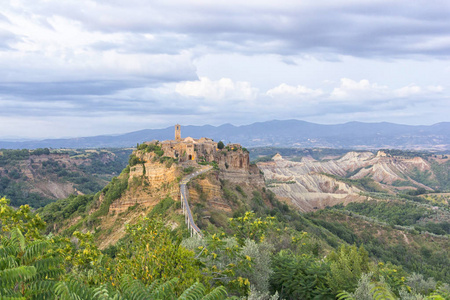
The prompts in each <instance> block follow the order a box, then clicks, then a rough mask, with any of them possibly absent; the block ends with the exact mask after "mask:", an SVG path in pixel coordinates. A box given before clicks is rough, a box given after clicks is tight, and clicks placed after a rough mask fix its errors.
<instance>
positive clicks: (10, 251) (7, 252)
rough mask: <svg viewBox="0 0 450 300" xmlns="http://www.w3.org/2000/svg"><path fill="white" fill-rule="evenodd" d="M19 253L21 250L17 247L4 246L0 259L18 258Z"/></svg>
mask: <svg viewBox="0 0 450 300" xmlns="http://www.w3.org/2000/svg"><path fill="white" fill-rule="evenodd" d="M19 252H20V249H19V247H17V245H11V244H2V245H1V246H0V257H6V256H17V254H18V253H19Z"/></svg>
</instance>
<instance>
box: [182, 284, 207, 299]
mask: <svg viewBox="0 0 450 300" xmlns="http://www.w3.org/2000/svg"><path fill="white" fill-rule="evenodd" d="M204 294H205V287H204V285H203V284H201V283H200V282H196V283H194V284H193V285H191V286H190V287H188V288H187V289H186V290H185V291H184V292H183V294H181V296H180V297H179V298H178V300H198V299H201V297H202V296H203V295H204Z"/></svg>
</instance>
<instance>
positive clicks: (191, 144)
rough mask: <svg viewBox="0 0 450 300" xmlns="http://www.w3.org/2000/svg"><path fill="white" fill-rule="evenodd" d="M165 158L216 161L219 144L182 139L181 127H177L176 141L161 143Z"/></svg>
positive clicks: (203, 140)
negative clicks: (215, 156) (215, 155)
mask: <svg viewBox="0 0 450 300" xmlns="http://www.w3.org/2000/svg"><path fill="white" fill-rule="evenodd" d="M160 145H161V149H162V150H163V151H164V156H170V157H173V158H178V159H179V160H180V162H183V161H201V160H204V161H214V154H215V153H216V152H217V150H218V149H217V143H216V142H214V141H213V140H212V139H208V138H201V139H193V138H191V137H187V138H184V139H183V138H181V128H180V125H179V124H177V125H175V140H167V141H163V142H161V143H160Z"/></svg>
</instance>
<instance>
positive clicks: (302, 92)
mask: <svg viewBox="0 0 450 300" xmlns="http://www.w3.org/2000/svg"><path fill="white" fill-rule="evenodd" d="M266 94H267V95H268V96H270V97H273V98H275V97H318V96H321V95H323V91H322V90H320V89H315V90H314V89H310V88H307V87H305V86H302V85H297V86H292V85H288V84H286V83H282V84H280V85H279V86H277V87H274V88H273V89H270V90H268V91H267V92H266Z"/></svg>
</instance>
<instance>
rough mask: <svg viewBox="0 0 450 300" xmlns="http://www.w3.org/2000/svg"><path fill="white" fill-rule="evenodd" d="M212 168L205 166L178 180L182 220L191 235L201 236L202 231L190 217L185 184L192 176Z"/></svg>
mask: <svg viewBox="0 0 450 300" xmlns="http://www.w3.org/2000/svg"><path fill="white" fill-rule="evenodd" d="M211 169H212V166H205V167H203V168H201V169H200V170H198V171H195V172H194V173H192V174H189V175H187V176H186V177H184V178H183V179H182V180H181V182H180V197H181V199H180V200H181V208H182V210H183V214H184V220H185V222H186V225H187V227H188V230H189V232H190V233H191V236H194V235H197V236H199V237H203V234H202V231H201V230H200V229H199V228H198V226H197V224H195V222H194V218H193V217H192V213H191V208H190V207H189V202H188V197H187V196H186V184H187V183H188V182H189V181H190V180H191V179H192V178H194V177H196V176H198V175H200V174H203V173H205V172H208V171H209V170H211Z"/></svg>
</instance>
